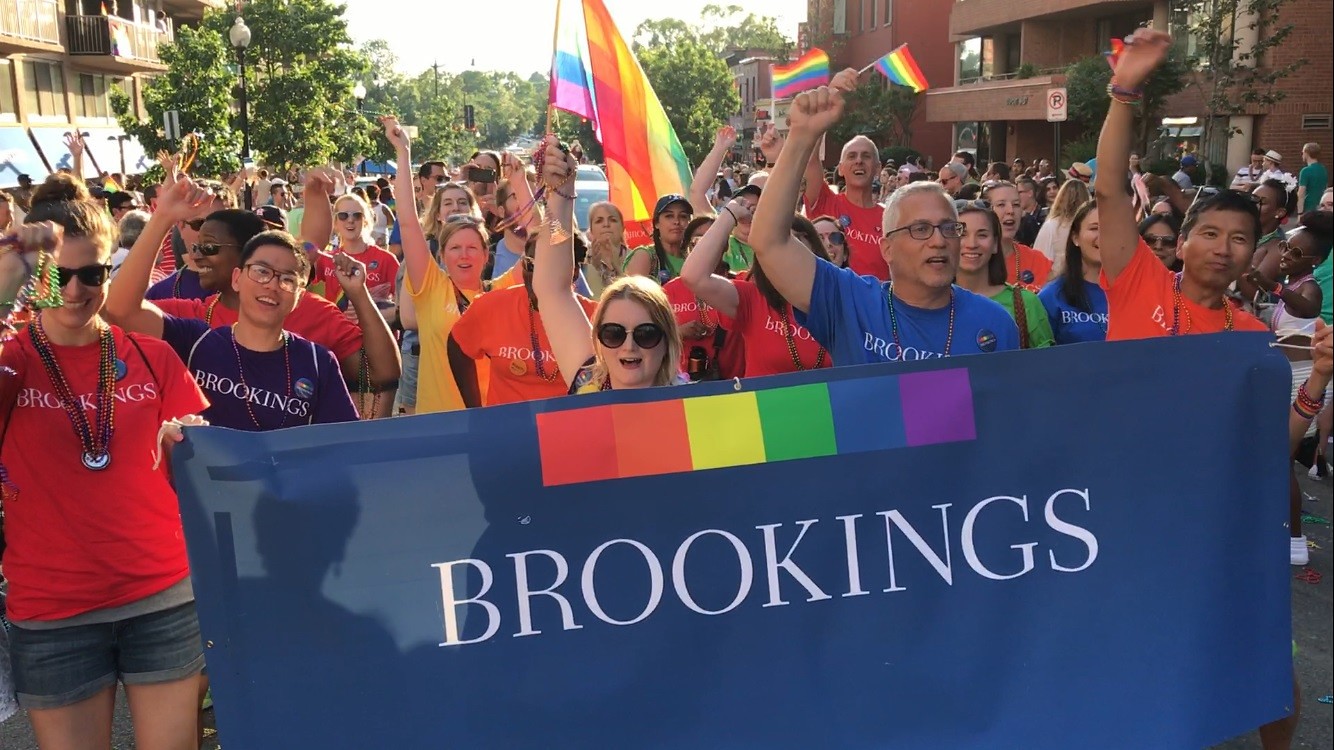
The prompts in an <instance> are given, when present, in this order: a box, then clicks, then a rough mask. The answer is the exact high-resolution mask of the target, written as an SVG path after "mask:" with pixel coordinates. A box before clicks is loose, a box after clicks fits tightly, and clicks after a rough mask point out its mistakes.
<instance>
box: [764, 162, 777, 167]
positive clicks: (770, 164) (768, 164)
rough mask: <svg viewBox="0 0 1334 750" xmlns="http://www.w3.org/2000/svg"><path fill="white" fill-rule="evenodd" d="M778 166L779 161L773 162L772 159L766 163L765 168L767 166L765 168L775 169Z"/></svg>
mask: <svg viewBox="0 0 1334 750" xmlns="http://www.w3.org/2000/svg"><path fill="white" fill-rule="evenodd" d="M776 166H778V163H777V162H772V161H771V162H767V163H766V164H765V165H764V168H765V169H773V168H774V167H776Z"/></svg>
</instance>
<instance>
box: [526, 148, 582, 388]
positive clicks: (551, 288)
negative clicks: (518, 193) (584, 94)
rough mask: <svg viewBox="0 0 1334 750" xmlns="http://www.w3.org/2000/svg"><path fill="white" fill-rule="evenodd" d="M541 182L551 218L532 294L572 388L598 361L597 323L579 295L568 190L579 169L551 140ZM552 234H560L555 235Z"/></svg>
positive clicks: (541, 238)
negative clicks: (591, 363)
mask: <svg viewBox="0 0 1334 750" xmlns="http://www.w3.org/2000/svg"><path fill="white" fill-rule="evenodd" d="M540 148H543V149H545V152H544V157H545V158H544V163H543V164H542V174H541V175H540V179H541V180H542V184H544V185H546V186H547V217H546V220H545V221H543V222H542V223H541V229H540V230H539V231H538V234H537V248H536V250H534V255H533V294H534V295H535V296H536V297H537V307H538V309H539V310H541V312H542V326H543V327H544V328H546V331H547V339H548V340H549V341H550V342H551V353H552V354H554V355H556V366H557V367H559V368H560V372H561V375H563V376H565V385H566V386H567V387H568V386H569V385H570V384H571V383H573V382H574V376H575V375H576V374H577V373H578V372H579V368H580V367H583V366H584V363H585V362H587V361H588V360H589V359H590V358H591V357H592V356H593V336H592V330H593V329H592V324H591V323H589V322H588V314H587V313H585V312H584V308H583V306H582V305H580V304H579V300H577V299H576V298H575V296H574V290H573V289H572V288H571V287H570V279H572V278H573V277H574V237H573V235H572V232H573V231H574V230H573V229H572V228H571V227H573V226H574V201H573V200H571V199H570V198H569V196H572V195H574V193H573V192H570V188H569V186H570V185H571V184H572V183H571V180H572V179H573V178H574V173H575V170H576V169H577V168H578V165H577V164H576V162H575V160H574V157H572V156H570V155H569V154H568V153H566V152H565V151H564V150H562V149H561V147H560V143H559V142H558V141H557V140H556V137H555V136H550V135H549V136H547V137H546V139H544V140H543V142H542V145H541V146H540ZM553 230H554V231H555V233H556V234H555V235H554V236H553V234H552V233H553Z"/></svg>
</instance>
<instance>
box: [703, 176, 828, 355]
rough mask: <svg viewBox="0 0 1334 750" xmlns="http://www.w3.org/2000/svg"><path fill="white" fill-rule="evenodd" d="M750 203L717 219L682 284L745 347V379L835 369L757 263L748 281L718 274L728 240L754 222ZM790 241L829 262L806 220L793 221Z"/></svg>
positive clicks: (735, 203) (731, 207)
mask: <svg viewBox="0 0 1334 750" xmlns="http://www.w3.org/2000/svg"><path fill="white" fill-rule="evenodd" d="M751 211H752V209H751V204H750V203H749V202H747V201H744V200H742V199H741V197H737V198H733V199H732V200H731V201H730V202H728V204H727V205H726V206H723V210H722V211H721V212H720V213H719V214H718V220H717V221H715V222H714V224H713V226H711V227H710V228H709V231H708V232H706V233H705V234H704V237H703V238H702V239H701V240H700V242H699V244H698V245H697V246H696V247H695V249H694V251H693V252H692V253H691V254H690V255H689V256H688V257H686V262H685V265H683V266H682V267H681V280H682V281H684V282H685V285H686V286H687V287H688V288H689V289H690V291H692V292H694V293H695V294H696V295H698V296H699V298H700V299H701V300H702V301H704V302H705V303H707V304H708V305H709V306H710V307H713V308H714V309H716V310H717V311H718V313H719V314H720V315H721V316H722V323H723V325H724V326H725V327H726V328H727V329H728V330H729V331H731V332H732V335H734V336H740V337H741V339H742V340H743V341H744V342H745V344H746V369H745V377H750V378H753V377H759V376H762V375H775V374H778V373H784V372H797V371H800V370H815V369H819V368H821V367H831V366H833V361H832V360H831V359H830V357H829V353H828V352H827V351H825V349H824V347H822V346H820V344H819V343H817V342H816V341H815V339H814V338H813V337H812V336H811V334H810V332H809V331H807V330H806V328H805V327H804V326H801V325H798V324H797V322H796V320H795V319H794V317H793V314H792V307H791V305H789V304H788V303H787V300H784V299H783V297H782V296H781V295H780V294H779V293H778V291H777V290H776V289H774V286H773V284H772V283H771V282H770V281H769V278H768V277H767V276H765V274H764V268H763V267H762V266H761V265H760V263H759V261H753V262H752V263H751V266H750V274H749V276H748V278H745V279H729V278H727V277H726V276H722V275H719V274H718V273H716V271H717V270H718V264H719V262H720V261H721V260H722V258H723V253H724V251H725V250H726V248H727V237H728V236H729V235H730V234H731V233H732V231H733V229H734V228H735V227H736V225H737V224H738V223H740V222H742V221H750V219H751V215H752V214H751ZM793 222H794V223H793V225H792V236H793V237H795V238H796V239H797V240H799V241H800V242H801V243H802V244H803V245H805V246H806V248H807V249H808V250H810V251H811V254H812V255H814V256H815V257H817V258H819V259H820V260H823V261H825V262H828V261H829V254H828V253H827V252H825V247H824V242H822V241H821V240H820V233H819V231H817V230H816V228H815V226H814V225H812V224H811V222H810V221H809V220H807V219H806V217H804V216H796V217H795V218H794V219H793Z"/></svg>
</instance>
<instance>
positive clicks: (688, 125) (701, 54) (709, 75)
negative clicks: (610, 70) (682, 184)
mask: <svg viewBox="0 0 1334 750" xmlns="http://www.w3.org/2000/svg"><path fill="white" fill-rule="evenodd" d="M638 57H639V64H640V65H641V66H642V67H643V68H644V74H645V75H646V76H648V80H649V83H651V84H652V85H653V90H654V91H656V92H657V93H658V99H660V100H661V101H662V108H663V110H664V111H666V113H667V119H668V120H670V121H671V123H672V127H673V128H674V129H675V130H676V135H677V137H678V138H679V139H680V140H681V146H682V147H683V148H684V149H685V152H686V157H687V158H688V159H690V161H691V162H692V163H694V164H698V163H699V162H700V160H701V159H702V158H703V157H704V155H705V154H707V153H708V152H709V149H711V148H712V147H713V135H714V133H715V132H717V130H718V127H719V126H721V125H722V124H723V123H725V122H726V121H727V118H728V116H729V115H731V114H732V113H734V112H736V111H737V108H738V107H740V106H741V99H740V97H738V96H737V93H736V89H735V87H733V85H732V74H731V72H730V71H729V70H728V69H727V63H726V62H724V61H723V60H722V58H720V57H718V56H717V54H715V53H714V52H713V51H712V50H711V49H709V48H708V47H707V46H705V45H704V44H702V43H701V42H699V41H697V40H693V39H687V40H681V41H678V42H676V43H674V44H671V45H665V46H651V47H645V48H643V49H641V50H640V51H639V53H638Z"/></svg>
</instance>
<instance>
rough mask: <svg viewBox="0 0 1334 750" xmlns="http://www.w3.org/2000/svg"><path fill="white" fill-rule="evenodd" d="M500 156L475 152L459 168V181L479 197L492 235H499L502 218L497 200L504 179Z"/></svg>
mask: <svg viewBox="0 0 1334 750" xmlns="http://www.w3.org/2000/svg"><path fill="white" fill-rule="evenodd" d="M503 165H504V162H502V161H501V157H500V154H499V153H497V152H495V151H474V152H473V153H472V156H471V157H469V158H468V161H467V162H466V163H464V165H463V166H461V167H459V179H460V180H462V181H463V182H464V184H466V185H467V186H468V188H469V189H470V190H472V194H473V195H475V196H477V202H478V203H479V204H481V206H482V214H483V215H484V216H486V229H487V231H488V232H490V233H491V234H492V235H495V234H497V233H498V231H499V229H500V222H501V220H502V218H503V217H502V216H501V215H498V212H499V210H500V202H499V201H497V200H496V188H497V186H499V185H500V181H501V179H502V175H501V167H502V166H503Z"/></svg>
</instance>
